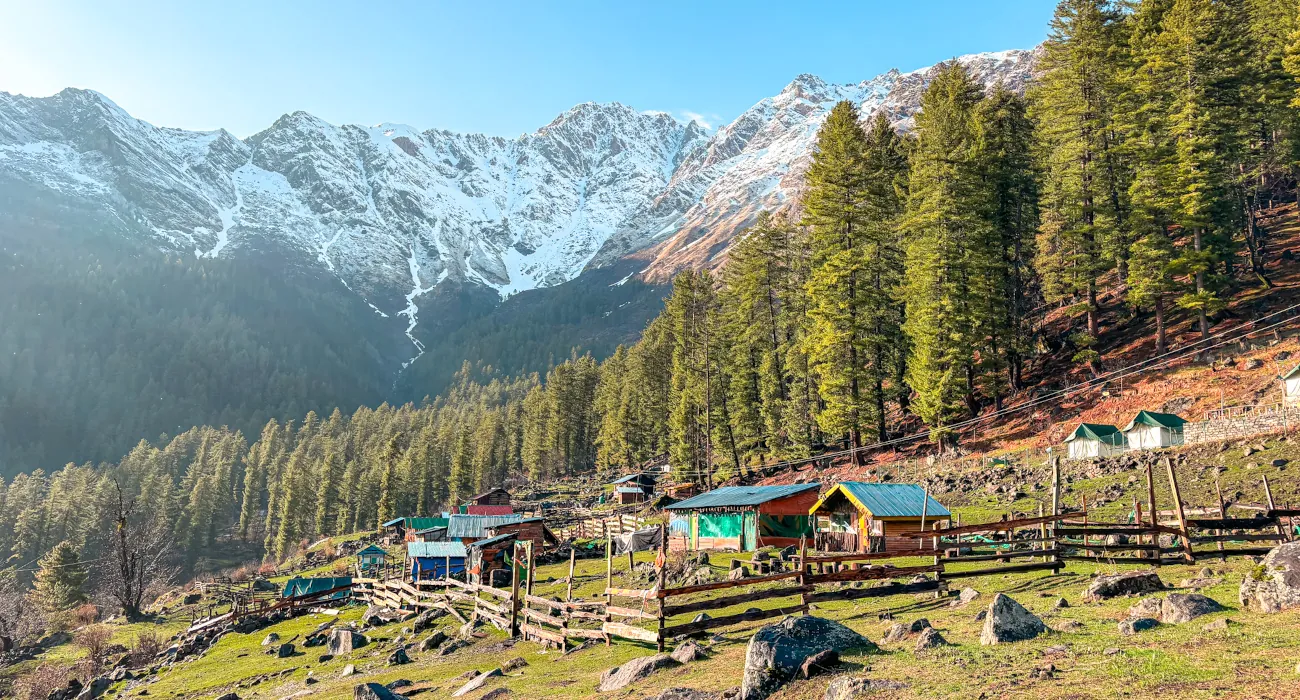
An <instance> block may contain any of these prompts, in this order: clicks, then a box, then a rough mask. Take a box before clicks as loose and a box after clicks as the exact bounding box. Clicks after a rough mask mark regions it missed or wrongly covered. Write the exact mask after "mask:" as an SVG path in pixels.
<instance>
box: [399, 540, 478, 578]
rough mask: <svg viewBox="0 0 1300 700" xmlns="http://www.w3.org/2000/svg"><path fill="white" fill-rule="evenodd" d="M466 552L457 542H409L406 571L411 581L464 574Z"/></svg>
mask: <svg viewBox="0 0 1300 700" xmlns="http://www.w3.org/2000/svg"><path fill="white" fill-rule="evenodd" d="M466 556H467V552H466V550H465V545H463V544H461V543H459V542H409V543H407V545H406V570H407V572H408V573H409V574H410V576H411V581H424V580H428V579H437V578H443V577H445V576H446V575H447V572H448V571H450V572H451V573H452V574H453V575H454V574H459V573H464V571H465V559H466Z"/></svg>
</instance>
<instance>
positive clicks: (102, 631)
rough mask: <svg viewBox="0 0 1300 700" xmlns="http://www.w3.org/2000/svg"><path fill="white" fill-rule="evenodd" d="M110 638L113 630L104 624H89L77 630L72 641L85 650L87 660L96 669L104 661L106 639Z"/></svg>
mask: <svg viewBox="0 0 1300 700" xmlns="http://www.w3.org/2000/svg"><path fill="white" fill-rule="evenodd" d="M112 638H113V631H112V630H110V629H109V628H107V627H105V626H104V625H90V626H89V627H83V628H82V629H81V630H80V631H78V632H77V634H76V635H75V636H74V637H73V638H72V641H73V643H74V644H76V645H77V646H79V647H81V648H82V649H85V650H86V658H87V660H89V661H90V663H91V665H92V666H94V667H95V668H96V669H98V668H99V666H101V665H102V664H103V662H104V650H105V649H106V648H107V647H108V641H109V640H110V639H112Z"/></svg>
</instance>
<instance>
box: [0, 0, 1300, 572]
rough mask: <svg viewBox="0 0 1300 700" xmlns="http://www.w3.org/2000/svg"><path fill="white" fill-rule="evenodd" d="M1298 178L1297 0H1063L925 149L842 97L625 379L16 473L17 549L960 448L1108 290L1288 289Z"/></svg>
mask: <svg viewBox="0 0 1300 700" xmlns="http://www.w3.org/2000/svg"><path fill="white" fill-rule="evenodd" d="M1298 167H1300V13H1298V12H1297V9H1296V7H1295V4H1294V2H1293V1H1292V0H1143V1H1142V2H1139V3H1132V4H1127V3H1125V4H1115V3H1110V2H1104V1H1102V0H1066V1H1064V2H1062V3H1061V4H1060V5H1059V7H1058V10H1057V14H1056V17H1055V19H1054V20H1053V22H1052V26H1051V31H1050V36H1049V39H1048V40H1047V42H1046V43H1045V45H1044V47H1043V55H1042V58H1041V62H1040V64H1039V67H1038V75H1037V80H1036V82H1035V83H1034V85H1032V86H1031V88H1030V89H1029V92H1028V94H1027V95H1024V96H1021V95H1017V94H1014V93H1012V92H1010V91H1008V90H1005V89H1002V88H1001V87H994V88H992V89H991V90H989V91H987V92H985V91H983V90H982V89H981V88H980V87H979V86H978V85H977V84H976V83H975V82H974V81H973V80H972V79H971V77H970V76H969V75H968V74H967V73H966V71H965V69H964V68H962V67H961V66H960V65H959V64H956V63H953V64H949V65H946V66H945V67H944V68H943V70H942V71H940V73H939V74H938V76H937V77H936V78H935V79H934V80H933V82H932V83H931V84H930V85H929V86H928V88H927V90H926V92H925V95H924V97H923V100H922V111H921V113H920V114H919V115H918V116H917V118H916V123H915V128H914V129H913V130H912V131H910V132H909V133H906V134H902V133H899V132H897V131H896V130H895V129H893V128H892V127H891V126H890V124H889V122H888V120H887V119H886V118H885V117H884V116H883V115H877V116H875V117H873V118H871V119H868V120H864V119H863V118H862V115H860V114H858V113H857V111H856V109H855V107H854V106H853V105H852V104H849V103H841V104H839V105H837V106H836V107H835V109H834V110H833V111H832V112H831V113H830V115H829V117H828V118H827V120H826V122H825V123H824V125H823V126H822V128H821V131H820V133H819V136H818V142H817V150H816V153H815V155H814V159H813V164H812V166H811V169H810V170H809V172H808V175H807V187H806V194H805V198H804V200H803V202H802V208H801V210H802V216H801V218H800V219H799V220H797V221H794V220H785V219H782V218H778V217H773V216H764V217H762V218H761V219H760V220H759V221H758V222H757V223H756V224H755V225H754V226H753V227H752V228H751V229H750V230H748V231H747V232H746V233H745V234H744V235H743V236H741V237H740V238H739V239H738V241H737V242H736V244H735V245H734V247H733V248H732V250H731V251H730V253H729V262H728V264H727V265H726V266H725V267H724V268H723V269H722V270H721V271H720V272H718V273H716V274H715V273H712V272H707V271H699V272H697V271H687V272H683V273H681V274H680V275H679V276H678V277H677V278H676V279H675V280H674V282H673V286H672V290H671V294H670V296H669V298H668V299H667V302H666V305H665V307H664V309H663V312H662V313H661V314H660V315H659V316H657V317H656V318H654V319H653V320H652V321H650V322H649V324H648V325H647V326H646V328H645V331H644V333H643V334H642V336H641V339H640V340H639V341H637V342H635V343H632V344H630V345H627V346H622V347H619V348H618V349H617V350H616V351H615V352H613V354H611V355H610V356H609V357H608V358H606V359H604V360H603V361H599V362H598V361H597V360H596V359H594V358H593V357H591V356H590V355H576V354H575V355H572V356H570V357H569V358H568V359H567V360H565V361H564V362H561V363H559V364H557V365H555V366H554V367H552V368H551V369H550V370H549V371H548V372H546V373H545V375H544V376H541V375H534V374H528V375H524V376H509V374H505V373H502V372H501V371H500V370H497V369H493V368H492V367H489V366H487V365H486V364H484V365H478V366H473V365H468V364H467V365H466V366H465V367H464V368H463V369H462V370H461V372H460V373H459V374H458V375H457V377H456V379H455V381H454V382H453V384H452V386H451V387H450V388H449V389H448V390H447V391H445V392H443V393H442V394H441V395H440V396H439V397H438V398H436V399H432V400H430V401H427V402H422V403H420V404H419V405H415V404H409V405H404V406H401V407H400V408H399V407H393V406H388V405H382V406H380V407H379V408H377V409H370V408H361V409H358V410H357V411H356V412H355V413H353V414H352V415H351V416H350V417H348V416H345V415H344V414H342V413H341V412H338V411H336V412H334V413H333V414H332V415H330V416H329V417H328V418H324V419H322V418H321V417H320V415H318V414H306V417H305V418H303V419H302V420H301V421H295V422H293V423H288V424H286V423H283V422H277V421H274V420H272V421H269V422H267V423H266V424H265V426H264V427H263V428H262V429H261V430H260V434H259V435H256V436H254V435H251V434H243V433H240V432H237V431H234V430H230V429H226V428H211V427H201V428H194V429H193V430H189V431H186V432H184V433H181V434H180V435H178V436H177V437H175V438H170V439H163V440H161V441H159V442H158V443H157V444H149V443H145V442H142V443H140V444H139V445H137V446H136V447H135V448H134V449H132V450H131V451H130V452H129V454H127V455H126V456H125V457H123V458H122V459H121V460H120V461H119V462H118V463H117V464H106V465H102V466H92V465H86V466H82V467H75V466H69V467H67V468H65V469H63V470H60V471H59V472H57V473H55V474H51V475H46V474H43V473H32V474H29V475H24V476H19V477H17V478H15V479H14V480H13V481H12V482H11V483H9V484H8V486H7V490H6V493H5V497H4V501H3V507H0V548H7V549H8V551H10V552H12V557H11V559H10V562H11V563H12V564H14V565H17V566H19V567H22V566H26V565H28V564H30V562H32V561H33V560H34V559H35V558H36V557H37V556H38V555H39V554H40V553H41V552H43V551H46V550H48V549H50V548H51V547H53V546H54V545H56V544H57V543H59V542H61V541H64V540H68V541H71V542H73V543H74V544H75V545H76V546H77V547H78V548H79V549H80V551H81V556H82V557H83V558H86V559H91V558H94V557H96V556H98V553H99V552H100V551H101V550H100V549H99V547H101V546H102V545H99V544H96V542H97V539H96V537H97V534H98V533H100V532H102V530H103V527H102V524H103V522H104V520H103V518H104V515H103V512H104V511H102V510H99V509H97V508H95V507H85V504H96V503H102V502H105V499H107V496H106V495H105V494H110V493H113V492H115V490H116V487H117V486H118V485H122V487H123V488H124V489H126V491H128V492H129V493H131V494H133V495H136V496H137V497H138V498H140V499H143V500H147V501H148V502H149V503H151V504H153V506H154V507H152V508H151V509H150V512H149V514H148V515H147V516H145V515H141V516H140V517H148V518H151V519H155V520H156V521H157V523H158V526H159V527H166V528H169V529H170V531H171V532H172V533H173V534H174V537H173V541H174V542H176V543H178V547H177V549H178V551H179V553H180V554H181V555H182V557H183V561H184V565H185V566H187V567H188V568H190V569H195V568H199V569H201V568H203V567H204V564H203V563H202V562H200V561H199V559H200V557H202V556H203V555H204V552H206V551H207V548H208V547H209V546H210V545H212V543H214V542H216V541H217V540H219V539H222V538H233V540H235V541H247V542H249V543H250V547H251V548H252V550H253V551H264V552H265V555H266V556H267V557H268V558H271V559H277V558H281V557H284V556H285V555H287V554H290V553H292V552H293V551H295V550H296V549H297V548H298V547H300V546H301V544H302V543H303V542H304V541H308V540H311V539H312V538H315V537H317V536H320V535H325V534H332V533H339V532H347V531H351V530H356V529H361V528H371V527H374V526H375V525H376V524H377V523H378V522H381V521H383V520H385V519H387V518H388V517H389V516H393V515H400V514H408V513H417V512H431V511H435V510H441V509H443V508H446V507H447V506H449V505H452V504H455V503H459V502H460V500H461V499H463V498H464V497H466V496H468V495H471V494H472V493H473V492H475V491H477V490H479V489H482V488H484V487H487V486H492V485H496V484H499V483H502V482H503V481H505V480H506V479H509V478H511V477H518V478H532V479H545V478H549V477H555V476H560V475H565V474H577V473H583V472H589V471H591V470H593V469H596V468H597V467H600V468H603V469H608V470H618V469H624V468H630V467H634V466H636V465H638V464H640V463H642V462H643V461H644V460H647V459H649V458H652V457H656V456H659V455H664V454H666V455H667V456H668V458H669V462H670V464H671V465H672V466H673V468H674V469H676V470H678V472H679V473H681V474H683V475H684V476H688V477H690V478H693V479H697V480H699V481H701V482H703V483H704V484H706V485H709V484H713V483H716V482H717V481H719V480H723V479H726V478H730V477H732V476H737V475H744V474H745V472H746V471H747V470H749V469H751V468H753V467H755V466H756V465H759V464H762V463H764V462H768V461H771V460H774V459H779V458H787V457H798V456H803V455H808V454H811V453H813V452H815V451H817V450H818V449H820V448H821V447H822V446H824V445H830V444H837V445H851V446H863V447H870V445H871V443H873V442H875V441H878V440H880V439H883V438H887V437H889V436H890V435H892V434H895V433H897V431H898V430H899V429H900V426H904V425H910V424H915V423H918V422H919V423H923V424H924V425H925V426H927V427H928V428H929V430H930V434H931V437H932V438H933V440H934V441H935V442H936V443H937V445H938V446H939V447H948V446H951V445H953V444H954V442H955V441H956V440H957V438H958V435H957V434H956V432H955V431H954V430H953V428H952V426H953V425H954V424H955V423H956V422H958V421H960V420H961V419H963V418H965V417H969V416H972V415H977V414H979V413H980V412H981V411H985V410H987V409H988V408H990V407H998V406H1000V405H1001V404H1002V403H1003V402H1004V401H1006V400H1007V399H1008V398H1009V397H1011V396H1013V395H1015V394H1016V393H1017V392H1021V391H1024V390H1027V389H1029V388H1031V387H1030V386H1028V384H1029V382H1030V381H1031V376H1033V375H1032V373H1031V372H1030V371H1029V370H1030V369H1031V368H1032V366H1033V364H1034V363H1035V362H1036V361H1037V360H1038V359H1039V358H1040V357H1041V356H1042V355H1043V353H1044V349H1045V348H1046V347H1047V346H1049V345H1051V344H1053V343H1060V342H1064V343H1065V344H1066V345H1067V346H1068V354H1069V356H1070V357H1072V358H1073V362H1074V363H1076V364H1077V366H1078V367H1079V368H1080V371H1084V372H1087V371H1093V372H1096V371H1099V370H1100V369H1101V366H1102V364H1103V363H1104V362H1105V359H1106V358H1105V357H1102V356H1101V354H1100V352H1099V351H1098V350H1097V348H1098V347H1102V341H1103V340H1104V337H1103V330H1102V328H1101V325H1100V323H1099V320H1098V319H1099V315H1100V314H1099V312H1100V310H1101V309H1100V302H1099V299H1100V298H1102V296H1103V294H1104V293H1106V292H1114V293H1122V294H1123V298H1124V299H1125V300H1126V303H1127V304H1128V305H1129V307H1130V308H1131V310H1132V312H1133V313H1137V314H1144V315H1150V316H1151V318H1152V319H1153V324H1154V326H1155V327H1156V328H1157V336H1158V338H1157V343H1156V347H1157V352H1159V351H1162V350H1163V349H1164V348H1165V345H1166V340H1165V335H1166V332H1167V329H1169V328H1171V327H1172V324H1174V323H1175V322H1177V323H1186V322H1191V323H1194V324H1195V325H1196V328H1197V329H1198V331H1199V332H1200V333H1201V334H1202V335H1208V334H1209V333H1210V332H1211V329H1212V326H1213V324H1214V321H1215V318H1216V315H1217V314H1218V312H1219V311H1220V310H1221V309H1222V307H1223V304H1224V300H1225V299H1226V298H1227V296H1228V295H1229V294H1231V293H1232V292H1233V291H1234V289H1238V288H1241V287H1243V286H1247V285H1268V284H1271V282H1270V280H1269V279H1268V276H1267V274H1266V269H1265V263H1266V262H1267V261H1268V260H1269V258H1270V256H1271V255H1273V254H1274V252H1273V248H1272V246H1271V244H1270V241H1269V240H1268V237H1267V235H1266V234H1265V232H1264V231H1263V229H1262V228H1261V227H1260V225H1259V214H1260V212H1261V210H1263V209H1265V208H1267V207H1269V206H1270V205H1271V204H1273V203H1276V202H1279V201H1289V200H1293V199H1294V198H1295V196H1296V187H1297V172H1298ZM1047 309H1065V311H1066V313H1067V315H1069V316H1071V317H1072V318H1074V319H1075V323H1074V326H1073V328H1072V330H1071V332H1070V333H1069V334H1068V335H1067V336H1066V337H1064V338H1046V337H1044V334H1043V329H1042V325H1041V320H1042V316H1043V313H1044V312H1045V311H1046V310H1047ZM501 337H502V338H503V339H505V340H507V341H508V340H509V338H510V336H509V335H508V334H503V335H502V336H501ZM465 347H473V346H472V344H467V345H466V346H465ZM234 422H235V421H232V423H234ZM250 442H251V444H250ZM20 573H22V572H20ZM22 575H26V576H30V574H27V573H22Z"/></svg>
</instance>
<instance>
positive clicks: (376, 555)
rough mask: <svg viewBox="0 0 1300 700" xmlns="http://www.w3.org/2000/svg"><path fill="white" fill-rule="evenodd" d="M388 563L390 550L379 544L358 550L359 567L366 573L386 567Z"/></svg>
mask: <svg viewBox="0 0 1300 700" xmlns="http://www.w3.org/2000/svg"><path fill="white" fill-rule="evenodd" d="M387 563H388V552H387V551H386V550H385V549H384V548H383V547H380V546H379V545H377V544H372V545H370V546H369V547H366V548H365V549H363V550H361V551H360V552H357V569H358V570H359V571H361V573H362V574H363V575H364V574H366V573H368V572H371V571H378V570H379V569H382V568H384V564H387Z"/></svg>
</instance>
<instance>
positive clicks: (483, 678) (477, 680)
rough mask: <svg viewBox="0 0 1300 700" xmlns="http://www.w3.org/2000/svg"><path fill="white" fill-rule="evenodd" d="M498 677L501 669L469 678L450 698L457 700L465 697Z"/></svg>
mask: <svg viewBox="0 0 1300 700" xmlns="http://www.w3.org/2000/svg"><path fill="white" fill-rule="evenodd" d="M500 676H501V669H499V668H494V669H492V670H491V671H488V672H487V673H481V674H479V675H477V676H474V677H473V678H471V679H470V681H469V682H468V683H466V684H465V685H462V686H461V687H460V690H457V691H456V692H454V693H452V694H451V696H452V697H453V698H458V697H460V696H462V695H467V694H469V693H472V692H474V691H476V690H478V689H479V688H482V687H483V686H484V685H486V684H487V682H488V681H490V680H492V679H493V678H499V677H500Z"/></svg>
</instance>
